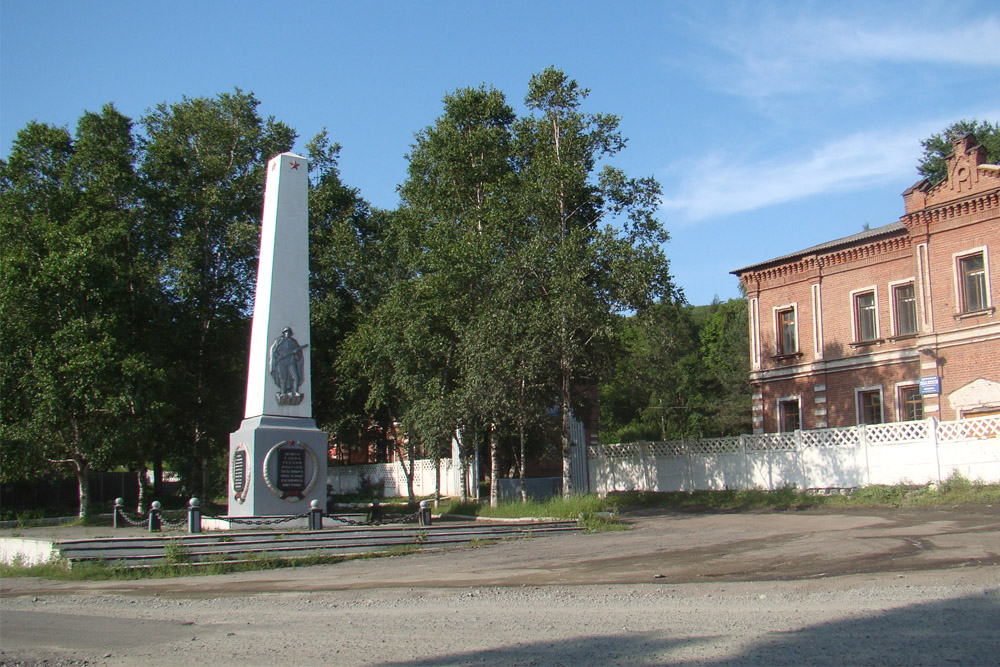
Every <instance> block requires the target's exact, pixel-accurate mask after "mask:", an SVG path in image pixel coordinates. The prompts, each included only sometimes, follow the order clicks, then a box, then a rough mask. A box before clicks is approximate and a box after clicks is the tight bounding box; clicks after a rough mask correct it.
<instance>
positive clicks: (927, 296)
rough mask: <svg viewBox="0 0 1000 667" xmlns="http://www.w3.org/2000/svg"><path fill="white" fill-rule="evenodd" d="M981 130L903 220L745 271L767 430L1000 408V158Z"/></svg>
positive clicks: (921, 191)
mask: <svg viewBox="0 0 1000 667" xmlns="http://www.w3.org/2000/svg"><path fill="white" fill-rule="evenodd" d="M985 162H986V151H985V149H983V148H982V147H981V146H978V145H976V142H975V139H974V138H973V137H972V136H971V135H970V136H967V137H964V138H962V139H959V140H957V141H956V142H955V152H954V154H953V156H952V157H951V158H949V159H948V175H947V177H946V178H945V180H943V181H942V182H940V183H937V184H931V183H929V182H928V181H926V180H923V181H920V182H918V183H916V184H915V185H913V186H912V187H910V188H909V189H907V190H906V191H905V192H904V193H903V202H904V206H905V212H904V214H903V215H902V217H901V218H900V219H899V221H897V222H894V223H892V224H889V225H885V226H883V227H878V228H876V229H869V230H865V231H863V232H861V233H858V234H854V235H852V236H848V237H846V238H842V239H837V240H835V241H830V242H828V243H823V244H821V245H817V246H814V247H812V248H807V249H805V250H802V251H800V252H796V253H792V254H790V255H786V256H784V257H778V258H775V259H771V260H768V261H765V262H760V263H758V264H753V265H751V266H748V267H746V268H743V269H739V270H737V271H734V272H733V273H734V274H736V275H737V276H739V278H740V280H741V281H742V283H743V285H744V286H745V287H746V291H747V298H748V306H749V320H750V357H751V358H750V379H751V383H752V384H753V385H754V400H753V410H754V412H753V419H754V431H755V432H757V433H771V432H782V431H792V430H795V429H799V428H802V429H815V428H826V427H841V426H853V425H855V424H860V423H879V422H890V421H910V420H915V419H924V418H926V417H937V418H939V419H942V420H952V419H961V418H964V417H970V416H977V415H985V414H998V413H1000V313H997V304H998V302H1000V166H997V165H992V164H986V163H985Z"/></svg>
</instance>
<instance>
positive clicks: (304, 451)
mask: <svg viewBox="0 0 1000 667" xmlns="http://www.w3.org/2000/svg"><path fill="white" fill-rule="evenodd" d="M319 468H320V466H319V463H318V461H317V460H316V455H315V454H313V453H312V451H311V450H310V449H309V448H308V447H306V446H305V445H303V444H301V443H297V442H295V441H294V440H289V441H286V442H282V443H279V444H277V445H275V446H274V447H272V448H271V450H270V451H269V452H268V453H267V456H266V457H264V470H263V473H264V482H265V483H266V484H267V488H269V489H271V492H272V493H274V495H276V496H278V497H279V498H281V499H282V500H287V501H289V502H295V501H297V500H302V499H303V498H304V497H305V496H306V494H308V493H309V492H310V491H311V490H312V488H313V486H315V485H316V480H317V479H318V478H319Z"/></svg>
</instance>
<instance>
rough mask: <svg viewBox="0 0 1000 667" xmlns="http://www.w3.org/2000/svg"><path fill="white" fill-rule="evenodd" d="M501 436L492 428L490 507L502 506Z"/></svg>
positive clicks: (492, 426) (494, 426)
mask: <svg viewBox="0 0 1000 667" xmlns="http://www.w3.org/2000/svg"><path fill="white" fill-rule="evenodd" d="M499 441H500V435H499V434H498V433H497V427H496V424H493V425H491V426H490V507H496V506H497V505H499V504H500V445H499Z"/></svg>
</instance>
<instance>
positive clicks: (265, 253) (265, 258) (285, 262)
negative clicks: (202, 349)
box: [244, 153, 312, 418]
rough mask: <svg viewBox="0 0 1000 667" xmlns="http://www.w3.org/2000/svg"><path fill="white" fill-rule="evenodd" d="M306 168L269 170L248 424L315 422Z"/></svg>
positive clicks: (286, 159)
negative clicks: (267, 419)
mask: <svg viewBox="0 0 1000 667" xmlns="http://www.w3.org/2000/svg"><path fill="white" fill-rule="evenodd" d="M308 172H309V163H308V161H307V160H306V159H305V158H303V157H302V156H300V155H295V154H294V153H282V154H281V155H278V156H277V157H275V158H274V159H272V160H271V161H270V162H268V163H267V186H266V188H265V191H264V215H263V228H262V231H261V238H260V264H259V266H258V269H257V293H256V297H255V299H254V310H253V328H252V330H251V334H250V369H249V373H248V376H247V403H246V412H245V414H244V417H245V418H250V417H258V416H261V415H275V416H284V417H307V418H308V417H312V385H311V382H310V380H309V347H308V346H309V173H308Z"/></svg>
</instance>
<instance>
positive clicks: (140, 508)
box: [135, 465, 146, 514]
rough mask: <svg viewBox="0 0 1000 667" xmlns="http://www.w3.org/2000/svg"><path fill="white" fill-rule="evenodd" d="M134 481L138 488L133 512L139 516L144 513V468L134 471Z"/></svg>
mask: <svg viewBox="0 0 1000 667" xmlns="http://www.w3.org/2000/svg"><path fill="white" fill-rule="evenodd" d="M135 481H136V483H137V484H138V486H139V498H138V500H137V501H136V507H135V511H136V512H137V513H139V514H145V513H146V466H144V465H142V466H139V469H138V470H136V471H135Z"/></svg>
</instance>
